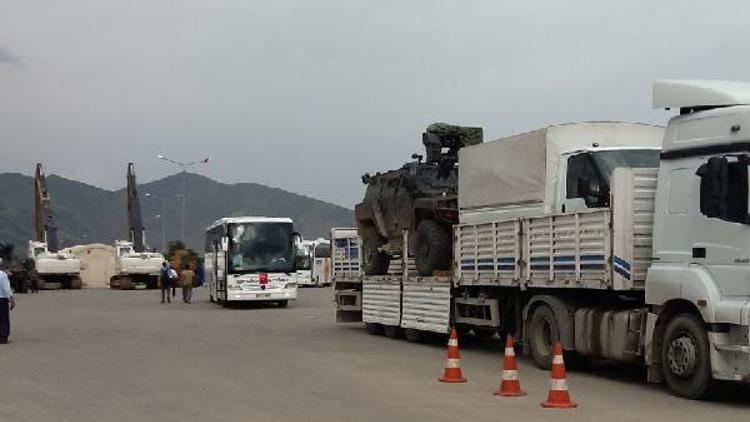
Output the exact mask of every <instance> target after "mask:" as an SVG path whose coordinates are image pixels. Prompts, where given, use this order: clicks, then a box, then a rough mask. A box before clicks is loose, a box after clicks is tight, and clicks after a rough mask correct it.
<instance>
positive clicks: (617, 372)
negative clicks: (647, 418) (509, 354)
mask: <svg viewBox="0 0 750 422" xmlns="http://www.w3.org/2000/svg"><path fill="white" fill-rule="evenodd" d="M341 326H342V327H345V328H346V329H347V330H349V331H351V332H352V334H354V335H363V336H369V335H371V334H368V333H367V331H366V330H365V328H364V324H358V323H352V324H341ZM383 337H385V336H383ZM384 340H390V339H387V338H384ZM400 341H406V340H405V339H401V340H400ZM447 341H448V336H447V335H440V334H432V333H431V334H429V335H427V336H426V337H424V338H423V339H422V341H420V342H419V343H420V344H421V345H423V346H425V347H433V348H441V349H444V348H445V347H446V343H447ZM459 345H460V347H461V350H471V351H472V352H475V353H484V354H488V355H496V356H502V351H503V349H504V347H505V342H504V341H503V340H502V339H500V337H499V336H497V335H495V336H492V337H485V338H477V337H475V336H473V335H471V334H465V335H463V336H461V337H460V339H459ZM519 359H521V360H522V361H524V362H525V363H527V364H528V365H531V366H534V362H533V361H532V360H531V358H530V357H528V356H523V355H521V354H519ZM566 369H567V370H568V372H571V373H576V374H585V375H588V376H591V377H596V378H601V379H606V380H609V381H611V382H616V383H622V384H632V385H638V386H640V387H642V388H646V389H649V390H652V391H653V392H655V393H662V394H669V391H668V390H667V388H666V386H665V385H663V384H648V383H646V368H644V367H643V366H641V365H633V364H624V363H618V362H610V361H602V360H594V361H589V362H587V363H586V364H585V365H582V366H579V367H575V368H571V367H568V368H566ZM711 401H713V402H716V403H721V404H722V405H730V406H732V407H736V408H750V384H739V383H720V384H719V385H718V386H717V389H716V395H715V397H714V399H713V400H711Z"/></svg>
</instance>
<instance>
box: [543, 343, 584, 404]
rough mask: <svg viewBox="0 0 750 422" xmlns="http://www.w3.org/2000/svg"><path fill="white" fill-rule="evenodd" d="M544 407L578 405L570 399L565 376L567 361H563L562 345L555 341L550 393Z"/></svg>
mask: <svg viewBox="0 0 750 422" xmlns="http://www.w3.org/2000/svg"><path fill="white" fill-rule="evenodd" d="M541 404H542V407H551V408H555V409H568V408H571V407H576V406H578V405H577V404H575V403H573V402H572V401H570V394H569V393H568V382H567V380H566V376H565V362H564V361H563V355H562V346H560V343H559V342H558V343H555V347H554V349H553V351H552V375H551V377H550V387H549V395H548V396H547V401H543V402H542V403H541Z"/></svg>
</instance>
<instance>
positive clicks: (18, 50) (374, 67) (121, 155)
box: [0, 0, 750, 207]
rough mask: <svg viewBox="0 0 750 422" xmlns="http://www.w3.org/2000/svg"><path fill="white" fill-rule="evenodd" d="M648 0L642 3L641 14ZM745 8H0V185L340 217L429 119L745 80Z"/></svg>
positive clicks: (504, 128)
mask: <svg viewBox="0 0 750 422" xmlns="http://www.w3.org/2000/svg"><path fill="white" fill-rule="evenodd" d="M657 3H658V4H657ZM749 17H750V1H747V0H737V1H715V2H706V1H686V0H680V1H678V0H675V1H658V2H657V1H635V0H629V1H626V0H622V1H619V2H607V1H602V0H591V1H588V0H565V1H558V0H549V1H544V2H542V1H536V2H535V1H518V2H508V1H500V0H488V1H437V0H418V1H417V0H398V1H396V0H378V1H375V0H372V1H359V0H340V1H331V0H315V1H313V0H298V1H291V0H267V1H262V2H261V1H253V0H236V1H235V0H212V1H205V0H200V1H198V0H195V1H188V0H147V1H146V0H144V1H134V0H113V1H106V0H90V1H84V0H66V1H64V2H61V1H55V0H50V1H31V0H0V146H2V150H0V172H22V173H26V174H31V173H32V171H33V166H34V163H35V162H37V161H42V162H43V163H44V164H45V165H46V168H47V172H48V173H58V174H61V175H63V176H66V177H69V178H73V179H77V180H81V181H85V182H87V183H91V184H94V185H97V186H101V187H105V188H109V189H115V188H121V187H123V186H124V184H125V176H124V173H125V165H126V163H127V162H128V161H134V162H135V163H136V169H137V172H138V176H139V180H140V181H142V182H145V181H150V180H153V179H156V178H160V177H162V176H164V175H167V174H169V173H173V172H174V171H175V168H174V167H169V166H168V165H166V163H164V162H162V161H159V160H157V159H156V155H157V154H159V153H162V154H165V155H169V156H172V157H174V158H176V159H179V160H193V159H199V158H202V157H203V156H210V157H211V162H210V163H209V164H208V165H207V166H205V167H203V168H202V169H200V172H201V173H203V174H205V175H207V176H209V177H212V178H215V179H217V180H220V181H223V182H257V183H263V184H267V185H271V186H274V187H280V188H283V189H286V190H290V191H293V192H297V193H301V194H304V195H309V196H314V197H318V198H321V199H324V200H327V201H331V202H334V203H337V204H341V205H344V206H348V207H353V205H354V203H356V202H357V201H358V200H359V199H360V198H361V195H362V192H363V190H362V184H361V182H360V179H359V176H360V175H361V174H362V173H364V172H366V171H375V170H382V169H388V168H395V167H398V166H400V165H401V164H402V163H403V162H404V161H406V160H407V158H408V157H409V155H411V153H413V152H417V151H420V150H421V148H422V145H421V132H422V131H423V129H424V127H425V126H426V125H428V124H429V123H432V122H436V121H445V122H449V123H457V124H467V125H480V126H483V127H484V128H485V138H486V139H495V138H499V137H502V136H506V135H510V134H513V133H517V132H520V131H527V130H531V129H536V128H539V127H542V126H546V125H549V124H553V123H562V122H568V121H583V120H626V121H643V122H649V123H659V124H664V123H665V122H666V119H667V118H668V117H669V116H670V114H669V113H668V112H665V111H654V110H652V109H651V83H652V81H653V80H654V79H658V78H721V79H739V80H742V79H745V80H750V51H749V50H748V40H750V23H749V22H748V18H749Z"/></svg>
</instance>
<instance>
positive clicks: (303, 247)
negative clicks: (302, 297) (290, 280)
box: [296, 240, 315, 287]
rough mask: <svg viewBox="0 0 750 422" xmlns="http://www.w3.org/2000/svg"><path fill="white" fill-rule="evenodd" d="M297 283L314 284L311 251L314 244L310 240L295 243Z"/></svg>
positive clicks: (301, 284)
mask: <svg viewBox="0 0 750 422" xmlns="http://www.w3.org/2000/svg"><path fill="white" fill-rule="evenodd" d="M296 246H297V285H298V286H300V287H302V286H314V285H315V283H313V280H312V253H313V248H314V247H315V244H314V242H313V241H312V240H303V241H301V242H299V243H297V245H296Z"/></svg>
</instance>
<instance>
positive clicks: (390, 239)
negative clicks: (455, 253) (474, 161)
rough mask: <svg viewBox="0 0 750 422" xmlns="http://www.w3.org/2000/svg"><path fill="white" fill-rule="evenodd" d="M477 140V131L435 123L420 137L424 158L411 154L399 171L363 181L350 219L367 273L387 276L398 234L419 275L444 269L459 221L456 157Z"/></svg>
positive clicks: (399, 244)
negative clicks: (407, 239) (363, 187)
mask: <svg viewBox="0 0 750 422" xmlns="http://www.w3.org/2000/svg"><path fill="white" fill-rule="evenodd" d="M482 136H483V135H482V128H479V127H461V126H453V125H447V124H444V123H435V124H432V125H430V126H428V127H427V129H426V131H425V132H424V133H423V134H422V143H423V144H424V146H425V151H426V156H422V155H418V154H414V155H412V159H414V160H416V161H414V162H410V163H406V164H404V166H403V167H401V168H400V169H398V170H391V171H388V172H385V173H377V174H375V175H374V176H370V175H369V174H365V175H364V176H362V182H363V183H364V184H366V185H367V190H366V191H365V197H364V199H363V200H362V202H361V203H359V204H357V206H356V207H355V209H354V215H355V218H356V219H357V227H358V229H359V233H360V237H361V238H362V252H363V262H362V265H363V270H364V272H365V273H366V274H368V275H382V274H386V273H387V272H388V268H389V265H390V261H391V258H392V257H393V256H396V255H401V254H402V249H403V247H402V246H403V243H402V242H401V240H402V234H401V233H402V231H403V230H408V231H409V232H410V239H411V242H410V243H409V244H408V251H409V254H411V255H414V256H415V261H416V262H415V263H416V266H417V269H418V271H419V273H420V275H432V274H433V272H435V271H440V270H447V269H448V263H449V262H450V256H451V245H452V243H451V225H452V224H454V223H456V222H457V221H458V220H457V218H458V212H457V206H456V187H457V179H458V170H457V168H456V164H457V162H458V152H459V150H460V149H461V148H464V147H466V146H467V145H475V144H478V143H481V142H482ZM423 160H424V162H423Z"/></svg>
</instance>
